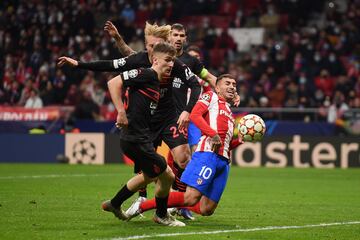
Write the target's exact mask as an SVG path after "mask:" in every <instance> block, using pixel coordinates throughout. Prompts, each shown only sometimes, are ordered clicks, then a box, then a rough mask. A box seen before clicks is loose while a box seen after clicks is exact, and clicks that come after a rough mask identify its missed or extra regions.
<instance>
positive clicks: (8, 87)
mask: <svg viewBox="0 0 360 240" xmlns="http://www.w3.org/2000/svg"><path fill="white" fill-rule="evenodd" d="M190 16H191V17H190ZM106 20H111V21H112V22H113V23H114V24H115V25H116V26H117V28H118V29H119V31H120V33H121V34H122V36H123V37H124V39H125V41H126V42H127V43H129V45H130V46H131V47H132V48H133V49H135V50H141V49H143V48H144V46H143V32H142V28H143V26H144V24H145V21H150V22H158V23H169V24H172V23H174V22H181V23H183V24H184V25H185V26H186V27H187V28H188V29H187V30H188V31H187V32H188V42H189V44H194V45H197V46H199V47H200V48H201V50H202V51H203V52H202V57H203V61H204V63H205V65H206V66H207V67H208V69H209V70H210V71H211V72H213V73H215V74H222V73H226V72H229V73H231V74H232V75H234V76H235V77H236V80H237V90H238V93H239V94H240V96H241V103H240V107H294V108H310V107H315V108H319V109H325V110H324V111H323V112H324V116H325V115H328V112H329V111H328V110H330V109H332V110H333V111H335V115H341V114H343V112H344V111H346V110H347V109H349V108H360V59H359V57H360V31H359V28H358V26H359V25H360V1H357V0H347V1H333V2H329V1H323V0H322V1H309V0H302V1H296V0H294V1H288V0H273V1H271V0H241V1H235V0H208V1H203V0H189V1H180V0H176V1H170V0H148V1H146V0H137V1H126V0H105V1H100V0H87V1H86V0H82V1H70V0H67V1H46V0H33V1H7V0H4V1H1V3H0V56H1V58H0V79H1V81H0V83H1V85H0V104H1V105H9V106H25V107H29V108H31V107H34V108H35V107H42V106H48V105H71V106H76V112H77V117H78V118H94V119H101V118H102V119H111V118H113V117H114V116H116V113H115V115H114V108H113V106H112V104H111V101H110V97H109V94H108V93H107V91H106V82H107V80H108V79H110V78H111V77H112V76H114V74H116V73H93V72H86V71H72V70H71V69H70V68H64V69H58V68H56V62H57V59H58V57H59V56H62V55H67V56H72V57H74V58H76V59H80V60H81V61H85V62H87V61H93V60H97V59H113V58H119V57H121V55H120V53H119V52H118V50H117V49H116V47H115V45H114V41H113V40H112V39H111V37H110V36H109V35H108V34H107V33H106V32H105V31H104V30H103V24H104V23H105V21H106ZM239 27H264V28H265V29H266V34H265V38H264V43H263V44H261V45H253V46H251V49H250V50H249V51H246V52H239V51H238V50H237V45H236V42H235V41H234V39H233V38H232V37H231V35H230V34H229V33H228V28H239ZM215 29H219V30H220V31H215ZM218 32H220V33H218ZM337 117H338V116H335V119H336V118H337ZM324 119H325V118H324ZM328 120H329V121H333V120H331V118H330V119H329V117H328Z"/></svg>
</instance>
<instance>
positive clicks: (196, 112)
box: [190, 91, 239, 159]
mask: <svg viewBox="0 0 360 240" xmlns="http://www.w3.org/2000/svg"><path fill="white" fill-rule="evenodd" d="M190 120H191V121H192V122H193V123H194V124H195V125H196V126H197V127H198V128H200V130H201V133H202V136H201V138H200V141H199V143H198V147H197V149H196V151H197V152H198V151H200V152H212V150H211V146H212V144H211V139H212V137H213V136H215V135H216V134H219V136H220V138H221V142H222V146H221V147H220V149H219V151H218V152H217V154H219V155H221V156H223V157H225V158H227V159H230V149H231V148H233V147H234V146H235V145H238V144H239V140H238V139H236V140H234V141H233V139H232V138H233V132H234V122H235V120H234V118H233V116H232V112H231V109H230V104H229V103H227V102H226V101H225V99H223V98H221V97H219V96H218V95H217V94H216V93H214V92H211V91H210V92H206V93H204V94H203V95H202V96H201V98H200V99H199V101H198V102H197V103H196V104H195V107H194V108H193V110H192V112H191V114H190Z"/></svg>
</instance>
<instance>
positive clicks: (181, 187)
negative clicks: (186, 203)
mask: <svg viewBox="0 0 360 240" xmlns="http://www.w3.org/2000/svg"><path fill="white" fill-rule="evenodd" d="M174 169H176V170H175V171H173V172H174V174H175V181H174V182H173V185H172V188H173V189H175V190H178V191H179V192H185V191H186V186H187V185H186V184H185V183H183V182H181V181H180V178H181V175H182V173H183V172H184V169H182V168H180V167H179V165H177V164H176V162H174Z"/></svg>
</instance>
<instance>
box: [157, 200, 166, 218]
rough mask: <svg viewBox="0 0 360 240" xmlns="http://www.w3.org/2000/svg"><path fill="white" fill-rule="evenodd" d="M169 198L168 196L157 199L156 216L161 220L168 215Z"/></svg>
mask: <svg viewBox="0 0 360 240" xmlns="http://www.w3.org/2000/svg"><path fill="white" fill-rule="evenodd" d="M168 197H169V196H166V197H164V198H159V197H155V202H156V215H157V216H158V217H160V218H163V217H165V216H166V214H167V201H168Z"/></svg>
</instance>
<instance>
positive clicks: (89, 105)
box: [73, 91, 101, 120]
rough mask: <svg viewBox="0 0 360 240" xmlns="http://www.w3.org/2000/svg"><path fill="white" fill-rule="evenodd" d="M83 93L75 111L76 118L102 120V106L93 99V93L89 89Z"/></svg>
mask: <svg viewBox="0 0 360 240" xmlns="http://www.w3.org/2000/svg"><path fill="white" fill-rule="evenodd" d="M81 94H82V95H81V99H80V101H79V103H78V105H77V106H76V108H75V111H74V113H73V116H74V117H75V119H93V120H100V119H101V116H100V108H99V106H98V105H97V104H96V103H95V102H94V101H93V100H92V98H91V93H90V92H87V91H83V92H82V93H81Z"/></svg>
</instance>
